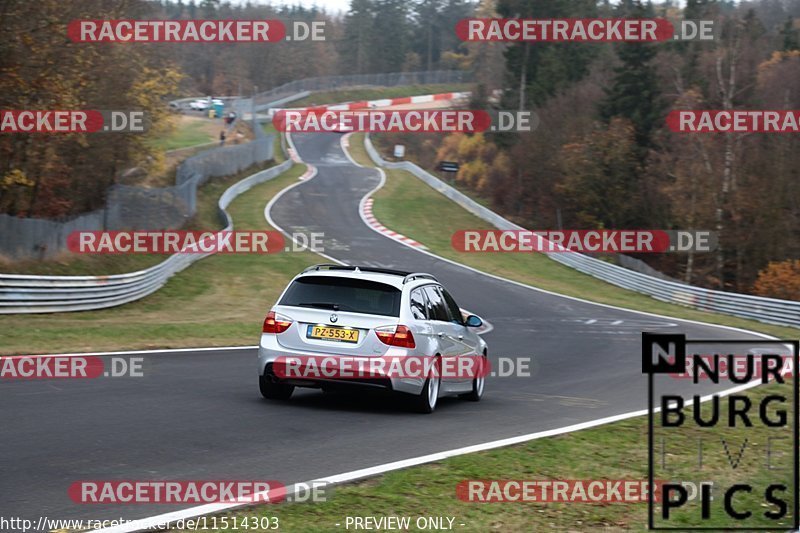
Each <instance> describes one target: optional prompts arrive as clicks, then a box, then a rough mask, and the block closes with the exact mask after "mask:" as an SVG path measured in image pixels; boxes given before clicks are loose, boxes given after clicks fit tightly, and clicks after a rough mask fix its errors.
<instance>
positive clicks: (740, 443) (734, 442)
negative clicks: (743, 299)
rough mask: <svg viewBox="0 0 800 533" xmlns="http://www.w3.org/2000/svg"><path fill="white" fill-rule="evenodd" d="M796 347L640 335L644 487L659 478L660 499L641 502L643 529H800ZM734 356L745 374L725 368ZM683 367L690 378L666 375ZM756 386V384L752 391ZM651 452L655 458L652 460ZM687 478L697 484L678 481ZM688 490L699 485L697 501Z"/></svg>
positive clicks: (773, 342)
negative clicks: (645, 430) (645, 453)
mask: <svg viewBox="0 0 800 533" xmlns="http://www.w3.org/2000/svg"><path fill="white" fill-rule="evenodd" d="M722 346H724V348H721V347H722ZM687 347H689V349H688V350H687ZM765 347H767V348H765ZM790 350H791V355H789V351H790ZM798 351H800V342H799V341H783V340H773V339H769V340H761V339H751V340H726V339H718V340H687V339H686V336H685V335H681V334H679V335H675V334H669V335H667V334H659V333H642V373H644V374H647V381H648V384H647V396H648V407H647V410H648V439H647V445H648V486H649V487H653V484H654V480H659V483H660V486H661V488H662V491H661V496H662V497H661V498H660V499H659V501H658V502H654V501H653V498H652V497H651V496H648V527H649V529H656V530H682V531H686V530H698V529H699V530H723V529H724V530H727V531H731V530H740V531H743V530H747V531H778V530H780V531H787V530H789V529H793V530H797V529H798V528H799V527H800V521H799V520H798V510H799V506H798V497H797V496H798V485H799V483H798V481H799V480H800V469H799V468H798V461H799V460H800V459H798V409H797V406H798V380H797V379H796V378H797V368H798V367H797V365H798ZM732 352H733V353H732ZM709 354H712V355H709ZM741 358H745V361H746V368H747V369H748V371H747V372H746V373H745V374H744V375H741V373H739V375H737V373H734V372H729V371H726V370H725V369H730V368H731V367H732V366H733V362H734V361H737V362H741V360H740V359H741ZM790 362H791V364H792V366H791V368H792V372H791V376H792V379H791V380H790V379H789V377H788V375H789V373H788V364H789V363H790ZM740 366H741V365H740ZM759 368H760V369H761V370H760V371H759ZM687 369H691V374H692V375H691V378H692V379H685V380H671V379H670V377H671V376H674V375H677V374H684V373H686V372H687ZM680 383H682V384H683V385H682V386H681V385H680ZM754 383H757V384H758V388H750V385H752V384H754ZM670 387H671V388H672V389H673V390H672V391H670V390H669V388H670ZM676 387H680V390H675V388H676ZM761 387H767V388H764V389H762V388H761ZM745 389H749V390H748V391H746V390H745ZM656 391H657V392H658V394H655V393H656ZM723 391H727V392H723ZM747 392H750V394H747ZM690 395H691V400H684V397H689V396H690ZM701 398H703V399H705V400H706V401H705V402H701V401H700V400H701ZM726 402H727V403H726ZM733 431H736V434H733ZM754 432H755V434H754ZM656 433H658V439H656ZM740 433H741V434H740ZM667 443H668V444H667ZM654 446H659V450H657V451H660V456H654ZM681 460H684V461H686V463H684V464H681ZM668 463H669V467H667V464H668ZM708 465H712V467H711V468H709V466H708ZM679 471H680V472H683V474H682V475H678V474H677V472H679ZM687 472H688V474H687ZM720 472H721V474H720ZM694 476H697V480H699V481H700V483H699V484H695V483H694V480H692V481H690V480H689V479H686V478H688V477H692V478H693V477H694ZM711 476H714V477H715V479H710V477H711ZM676 477H677V478H678V479H675V478H676ZM688 486H693V487H696V486H699V487H700V490H698V491H697V494H695V495H694V496H696V497H691V498H690V497H688V491H687V487H688ZM649 494H653V492H652V491H649ZM656 505H659V506H660V511H657V510H656Z"/></svg>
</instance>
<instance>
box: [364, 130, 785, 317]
mask: <svg viewBox="0 0 800 533" xmlns="http://www.w3.org/2000/svg"><path fill="white" fill-rule="evenodd" d="M365 144H366V149H367V153H368V154H369V156H370V158H372V160H373V161H374V162H375V164H377V165H380V166H383V167H387V168H400V169H403V170H407V171H408V172H410V173H412V174H413V175H414V176H416V177H418V178H419V179H421V180H422V181H424V182H425V183H427V184H428V185H430V186H431V187H433V188H434V189H436V190H437V191H439V192H440V193H442V194H443V195H445V196H447V197H448V198H450V199H451V200H453V201H454V202H456V203H457V204H459V205H461V206H462V207H463V208H464V209H466V210H467V211H469V212H471V213H473V214H474V215H476V216H478V217H480V218H482V219H483V220H486V221H487V222H489V223H491V224H492V225H494V226H495V227H496V228H498V229H507V230H521V229H525V228H523V227H522V226H518V225H517V224H514V223H513V222H511V221H509V220H506V219H505V218H503V217H502V216H500V215H498V214H497V213H495V212H494V211H492V210H490V209H487V208H486V207H484V206H482V205H480V204H479V203H477V202H475V201H474V200H472V199H471V198H469V197H468V196H466V195H465V194H463V193H461V192H459V191H457V190H456V189H454V188H453V187H451V186H450V185H447V184H446V183H444V182H443V181H442V180H440V179H439V178H437V177H436V176H433V175H431V174H429V173H428V172H426V171H425V170H423V169H421V168H420V167H418V166H417V165H415V164H414V163H412V162H410V161H400V162H391V161H385V160H384V159H383V158H382V157H381V156H380V154H379V153H378V151H377V150H376V149H375V147H374V146H373V145H372V142H371V141H370V139H369V135H367V137H366V142H365ZM412 237H413V235H412ZM547 256H548V257H549V258H550V259H552V260H554V261H557V262H559V263H561V264H563V265H566V266H569V267H571V268H574V269H575V270H577V271H579V272H583V273H584V274H589V275H590V276H594V277H596V278H598V279H601V280H603V281H607V282H608V283H611V284H613V285H617V286H618V287H623V288H625V289H630V290H634V291H636V292H640V293H643V294H647V295H649V296H652V297H653V298H656V299H658V300H663V301H665V302H669V303H674V304H678V305H683V306H686V307H693V308H696V309H702V310H704V311H712V312H716V313H724V314H727V315H733V316H738V317H742V318H750V319H753V320H758V321H760V322H766V323H769V324H779V325H783V326H794V327H800V302H793V301H789V300H778V299H775V298H763V297H760V296H751V295H748V294H739V293H733V292H724V291H717V290H711V289H704V288H701V287H694V286H692V285H687V284H685V283H678V282H674V281H668V280H663V279H658V278H656V277H653V276H648V275H646V274H640V273H639V272H634V271H632V270H628V269H627V268H623V267H620V266H617V265H613V264H611V263H607V262H605V261H601V260H599V259H595V258H593V257H589V256H587V255H583V254H579V253H575V252H567V253H548V254H547Z"/></svg>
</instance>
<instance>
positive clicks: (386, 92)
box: [287, 83, 471, 107]
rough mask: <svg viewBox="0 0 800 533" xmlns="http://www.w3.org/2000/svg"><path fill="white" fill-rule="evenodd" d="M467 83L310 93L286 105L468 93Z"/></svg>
mask: <svg viewBox="0 0 800 533" xmlns="http://www.w3.org/2000/svg"><path fill="white" fill-rule="evenodd" d="M470 87H471V85H470V84H468V83H439V84H429V85H406V86H403V87H364V88H355V89H343V90H341V91H321V92H315V93H312V94H310V95H308V96H306V97H305V98H301V99H300V100H295V101H294V102H291V103H289V104H287V105H289V106H291V107H306V106H315V105H325V104H338V103H342V102H358V101H361V100H379V99H382V98H401V97H403V96H416V95H421V94H435V93H449V92H461V91H469V90H470Z"/></svg>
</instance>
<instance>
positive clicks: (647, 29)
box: [456, 18, 674, 42]
mask: <svg viewBox="0 0 800 533" xmlns="http://www.w3.org/2000/svg"><path fill="white" fill-rule="evenodd" d="M673 34H674V28H673V26H672V23H671V22H670V21H668V20H667V19H663V18H654V19H619V18H605V19H600V18H598V19H591V18H586V19H577V18H565V19H522V18H468V19H461V20H460V21H458V23H457V24H456V35H457V36H458V38H459V39H461V40H462V41H472V42H474V41H541V42H567V41H577V42H621V41H624V42H654V41H666V40H671V39H672V38H673Z"/></svg>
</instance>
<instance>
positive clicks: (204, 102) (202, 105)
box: [189, 98, 225, 111]
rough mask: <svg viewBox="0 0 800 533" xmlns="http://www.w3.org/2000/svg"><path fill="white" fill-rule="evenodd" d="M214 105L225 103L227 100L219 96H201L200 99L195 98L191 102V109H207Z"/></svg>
mask: <svg viewBox="0 0 800 533" xmlns="http://www.w3.org/2000/svg"><path fill="white" fill-rule="evenodd" d="M212 105H225V102H223V101H222V100H220V99H219V98H213V99H212V100H210V101H209V100H208V98H201V99H199V100H195V101H193V102H192V103H190V104H189V107H190V108H191V109H194V110H195V111H205V110H206V109H208V108H209V107H211V106H212Z"/></svg>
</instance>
